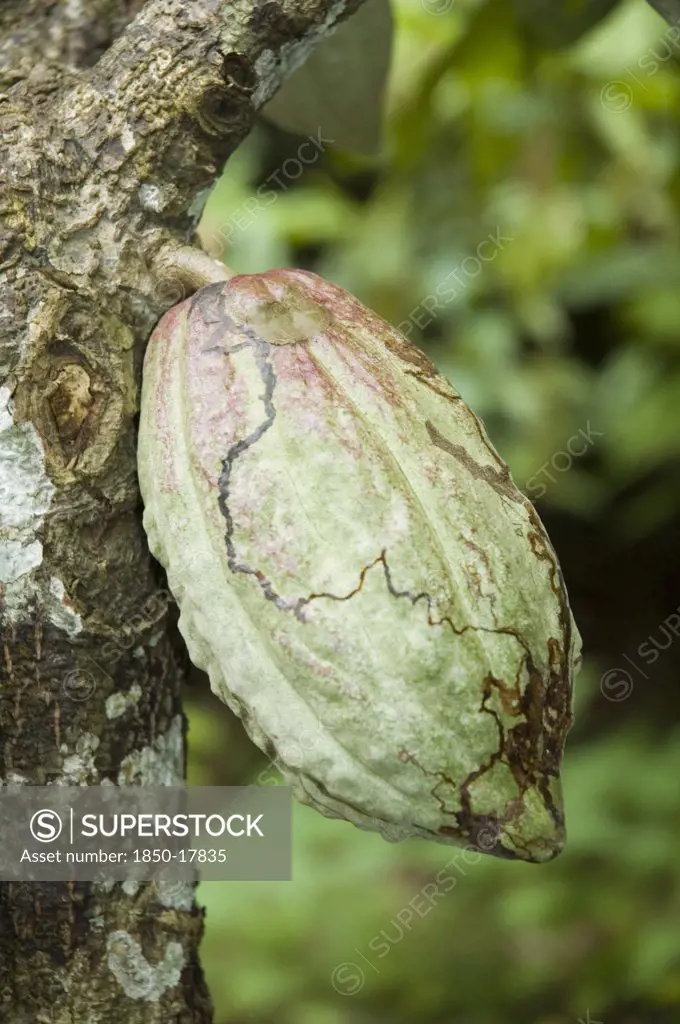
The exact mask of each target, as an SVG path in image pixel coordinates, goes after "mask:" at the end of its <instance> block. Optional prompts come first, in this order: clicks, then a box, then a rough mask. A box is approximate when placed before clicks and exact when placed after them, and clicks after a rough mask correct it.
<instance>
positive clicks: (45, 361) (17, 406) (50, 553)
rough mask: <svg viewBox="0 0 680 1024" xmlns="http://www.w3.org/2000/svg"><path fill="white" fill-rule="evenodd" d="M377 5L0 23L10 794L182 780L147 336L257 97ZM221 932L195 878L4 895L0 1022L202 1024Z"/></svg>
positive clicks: (82, 7)
mask: <svg viewBox="0 0 680 1024" xmlns="http://www.w3.org/2000/svg"><path fill="white" fill-rule="evenodd" d="M359 2H360V0H335V2H334V0H276V2H265V3H262V2H257V0H234V2H232V3H226V2H225V0H200V2H199V0H194V2H192V3H187V2H184V0H153V2H151V3H148V4H147V5H146V6H145V7H144V8H143V9H142V10H141V11H140V12H139V14H138V15H137V17H136V18H135V19H134V21H132V22H131V23H130V24H129V25H128V26H127V28H125V29H124V31H122V34H121V35H119V37H118V38H117V39H116V41H115V42H113V43H112V45H110V46H109V43H110V42H111V40H112V39H114V37H116V36H117V35H118V33H120V32H121V30H123V28H124V26H125V24H126V22H127V21H129V19H130V18H131V17H132V16H133V15H134V14H135V13H136V9H137V8H138V7H139V4H138V3H136V2H135V0H132V2H130V0H81V2H80V3H77V2H75V0H73V2H71V3H69V4H54V3H53V2H52V0H10V2H9V3H6V4H5V5H4V6H3V8H2V11H1V12H0V136H1V141H0V648H1V649H0V784H2V783H5V784H6V783H17V782H18V783H25V784H29V785H40V784H46V783H53V784H67V783H76V784H82V785H88V784H89V785H93V784H98V783H101V782H102V781H104V780H110V781H112V782H115V783H119V784H120V783H131V784H144V783H162V784H172V783H173V782H178V781H179V780H181V779H182V778H183V772H184V732H185V727H184V720H183V717H182V711H181V706H180V699H179V688H180V683H181V680H182V676H183V671H184V668H185V665H184V662H183V655H182V654H181V649H180V648H179V646H178V645H177V644H176V643H175V639H174V633H173V628H172V618H173V616H172V613H171V610H170V609H171V602H170V601H169V599H168V595H167V593H166V592H165V591H164V590H162V589H161V586H160V584H161V583H162V581H160V580H159V579H158V578H157V577H156V576H155V571H154V568H153V565H152V563H151V560H150V557H149V554H148V551H147V547H146V542H145V537H144V533H143V530H142V525H141V510H140V501H139V495H138V489H137V481H136V471H135V415H136V412H137V408H138V396H139V387H140V377H141V364H142V355H143V346H144V342H145V340H146V338H147V337H148V334H149V332H150V330H151V328H152V326H153V324H154V322H155V321H156V320H157V318H158V317H159V315H160V314H161V313H162V312H164V310H165V309H167V308H168V307H169V306H170V305H172V304H173V303H175V302H176V301H178V300H179V299H181V298H182V297H183V296H184V295H185V294H188V293H189V292H190V291H191V290H192V289H193V287H195V284H196V280H197V279H200V275H201V270H202V268H201V261H200V259H199V260H198V274H197V275H194V273H193V271H194V269H195V267H194V262H193V261H192V257H191V254H189V256H188V257H187V251H186V249H184V250H182V249H181V246H182V245H183V244H184V243H185V242H186V241H188V240H189V239H190V238H191V235H192V232H193V230H194V227H195V224H196V221H197V219H198V216H199V215H200V211H201V208H202V201H203V200H204V199H205V196H206V195H207V190H209V188H210V186H211V185H212V184H213V182H214V180H215V178H216V176H217V174H218V173H219V172H220V170H221V168H222V165H223V163H224V161H225V160H226V158H227V157H228V156H229V154H230V153H231V152H232V151H233V150H234V149H235V148H236V146H237V145H238V144H239V142H240V141H241V140H242V139H243V137H244V136H245V135H246V134H247V132H248V131H249V129H250V127H251V125H252V122H253V118H254V115H255V112H256V110H257V108H258V107H259V106H260V105H261V104H262V103H263V102H264V101H265V100H266V99H267V98H268V97H269V96H270V95H272V93H273V92H274V91H275V89H276V88H277V86H278V85H279V83H280V82H281V81H282V79H283V77H285V75H286V74H287V73H288V72H289V71H291V70H292V69H293V68H294V67H295V66H296V65H297V63H299V62H300V61H301V60H302V59H304V56H305V55H306V53H307V52H308V51H309V49H310V48H311V47H312V46H313V45H314V43H315V42H316V41H317V40H318V39H320V38H322V37H323V36H324V35H325V34H327V33H328V31H329V30H330V28H331V27H332V25H333V24H334V23H335V21H336V20H337V19H339V18H341V17H344V16H346V15H347V14H349V13H351V12H352V11H353V10H354V9H355V8H356V7H357V6H358V4H359ZM107 47H108V49H107ZM103 50H106V52H104V53H103V56H101V57H100V54H101V52H102V51H103ZM97 58H100V59H97ZM178 652H180V653H178ZM201 931H202V915H201V912H200V910H199V909H198V908H197V907H196V905H195V903H194V899H193V891H192V890H191V888H190V887H185V888H183V889H182V890H181V891H178V890H177V887H173V889H172V891H171V892H167V893H164V892H162V891H160V890H157V889H156V888H154V887H152V886H141V887H139V888H137V889H135V887H134V886H130V885H127V884H116V885H114V886H112V887H108V888H104V887H101V886H100V887H95V886H89V885H85V884H83V885H75V886H69V885H66V884H64V885H58V884H49V885H37V884H34V885H27V884H15V883H13V884H4V885H1V886H0V1019H2V1020H3V1021H4V1020H6V1021H8V1022H10V1024H41V1022H45V1024H46V1022H48V1021H49V1024H67V1022H68V1024H74V1022H78V1024H85V1022H87V1024H108V1022H114V1021H115V1022H116V1024H120V1022H121V1021H125V1022H126V1024H142V1022H144V1024H155V1022H159V1024H160V1022H163V1024H168V1022H173V1021H176V1022H183V1024H205V1022H208V1021H209V1020H211V1007H210V999H209V995H208V993H207V991H206V988H205V984H204V982H203V979H202V975H201V970H200V966H199V962H198V945H199V941H200V937H201Z"/></svg>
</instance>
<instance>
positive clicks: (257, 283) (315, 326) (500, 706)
mask: <svg viewBox="0 0 680 1024" xmlns="http://www.w3.org/2000/svg"><path fill="white" fill-rule="evenodd" d="M139 475H140V483H141V488H142V494H143V498H144V502H145V513H144V524H145V528H146V531H147V534H148V538H149V543H150V546H151V550H152V552H153V553H154V554H155V556H156V557H157V558H158V559H159V560H160V562H161V563H162V564H163V565H164V566H165V568H166V570H167V573H168V582H169V586H170V588H171V590H172V592H173V594H174V596H175V598H176V600H177V602H178V605H179V608H180V612H181V614H180V620H179V625H180V629H181V631H182V634H183V636H184V638H185V640H186V643H187V647H188V650H189V653H190V655H191V658H192V660H193V661H194V663H195V664H196V665H198V666H199V667H200V668H203V669H205V671H206V672H207V673H208V675H209V677H210V681H211V686H212V688H213V690H214V691H215V693H216V694H217V695H218V696H219V697H220V698H221V699H222V700H223V701H225V702H226V703H227V704H228V705H229V707H230V708H232V710H233V711H235V712H236V713H237V714H238V715H240V716H241V718H242V719H243V722H244V724H245V727H246V729H247V730H248V732H249V734H250V736H251V737H252V739H253V740H254V741H255V742H256V743H257V744H258V745H259V746H260V747H261V748H262V749H263V750H264V751H265V752H266V753H267V754H268V755H269V756H270V757H271V758H272V759H274V760H275V762H276V764H277V766H278V767H279V768H280V769H281V771H282V772H283V774H284V777H285V778H286V780H287V781H288V782H289V783H290V784H291V785H292V786H293V790H294V792H295V794H296V796H297V797H298V798H299V799H301V800H302V801H304V802H306V803H309V804H311V805H313V806H314V807H315V808H317V809H318V810H319V811H321V812H322V813H324V814H326V815H328V816H330V817H340V818H345V819H348V820H349V821H352V822H353V823H354V824H356V825H358V826H360V827H362V828H367V829H372V830H376V831H379V832H380V833H382V834H383V836H384V837H385V838H387V839H390V840H401V839H404V838H407V837H409V836H424V837H427V838H429V839H434V840H437V841H439V842H445V843H455V844H461V845H465V844H474V845H476V846H477V847H478V848H480V849H483V850H486V851H487V852H489V853H493V854H495V855H497V856H503V857H508V858H521V859H523V860H530V861H543V860H548V859H550V858H551V857H553V856H554V855H555V854H556V853H558V852H559V850H560V849H561V847H562V845H563V842H564V815H563V808H562V799H561V789H560V778H559V772H560V762H561V758H562V752H563V747H564V741H565V736H566V733H567V731H568V729H569V726H570V724H571V688H572V675H573V672H574V669H575V666H576V664H577V662H578V657H579V647H580V641H579V636H578V632H577V630H576V627H575V625H574V622H573V618H572V615H571V611H570V608H569V603H568V599H567V594H566V591H565V587H564V582H563V579H562V574H561V572H560V568H559V565H558V562H557V558H556V556H555V553H554V551H553V549H552V547H551V545H550V542H549V540H548V537H547V535H546V533H545V530H544V528H543V526H542V524H541V522H540V520H539V518H538V516H537V514H536V511H535V510H534V507H533V505H532V504H531V503H530V502H529V501H528V500H527V499H526V498H525V497H524V496H523V495H522V494H521V493H520V492H519V491H518V490H517V488H516V487H515V486H514V484H513V482H512V479H511V477H510V473H509V471H508V469H507V467H506V465H505V464H504V463H503V461H502V460H501V459H500V457H499V456H498V454H497V453H496V451H495V450H494V448H493V447H492V445H491V443H490V441H489V439H488V437H487V434H486V432H485V430H484V427H483V425H482V423H481V422H480V420H479V419H478V418H477V417H476V416H475V415H474V413H472V412H471V411H470V409H469V408H468V407H467V406H466V405H465V403H464V402H463V400H462V399H461V397H460V395H459V394H458V393H457V392H456V391H455V390H454V388H453V387H451V385H450V384H449V383H448V381H447V380H446V379H445V378H444V377H442V376H441V375H440V374H439V373H438V372H437V370H436V369H435V367H434V366H433V365H432V363H431V362H430V361H429V360H428V359H427V358H426V356H425V355H423V353H422V352H420V351H419V350H418V349H417V348H415V347H414V346H413V345H411V344H410V343H409V342H408V341H407V340H406V339H405V338H404V337H403V336H402V335H400V334H399V333H398V332H397V331H395V330H394V328H392V327H390V326H389V324H387V323H386V322H385V321H383V320H381V319H380V318H379V317H378V316H376V315H375V314H374V313H373V312H371V311H370V310H369V309H367V308H366V307H364V306H363V305H361V303H359V302H358V301H357V300H356V299H355V298H353V297H352V296H351V295H349V294H348V293H347V292H345V291H343V290H342V289H340V288H337V287H335V286H333V285H331V284H329V283H328V282H326V281H324V280H323V279H321V278H319V277H317V276H316V275H314V274H311V273H306V272H304V271H300V270H272V271H269V272H267V273H262V274H255V275H249V276H237V277H234V278H232V279H231V280H230V281H228V282H227V283H220V284H216V285H211V286H209V287H206V288H203V289H201V290H200V291H199V292H197V293H196V294H195V295H194V296H193V297H192V298H191V299H188V300H187V301H185V302H183V303H181V304H180V305H178V306H176V307H174V308H173V309H171V310H170V312H168V313H167V314H166V315H165V316H164V317H163V319H162V320H161V322H160V323H159V325H158V327H157V328H156V330H155V332H154V334H153V336H152V338H151V341H150V344H149V348H148V352H147V355H146V361H145V364H144V384H143V396H142V409H141V420H140V436H139Z"/></svg>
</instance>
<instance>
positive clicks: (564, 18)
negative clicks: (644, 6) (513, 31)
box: [514, 0, 618, 49]
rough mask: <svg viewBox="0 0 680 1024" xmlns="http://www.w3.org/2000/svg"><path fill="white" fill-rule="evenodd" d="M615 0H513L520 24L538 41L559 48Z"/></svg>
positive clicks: (606, 11)
mask: <svg viewBox="0 0 680 1024" xmlns="http://www.w3.org/2000/svg"><path fill="white" fill-rule="evenodd" d="M617 3H618V0H514V6H515V10H516V12H517V17H518V18H519V21H520V23H521V24H522V25H523V26H524V27H525V28H526V30H527V31H528V33H529V35H530V36H531V37H532V38H533V39H534V40H535V41H536V42H537V43H538V44H539V46H545V47H548V48H549V49H553V48H555V49H559V48H560V47H562V46H569V45H570V44H571V43H574V42H576V40H577V39H580V37H581V36H582V35H585V33H586V32H588V31H590V29H591V28H594V27H595V25H597V24H598V23H599V22H600V21H601V20H602V19H603V18H604V17H605V16H606V15H607V14H609V12H610V11H611V10H612V8H613V7H615V6H616V4H617Z"/></svg>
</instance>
